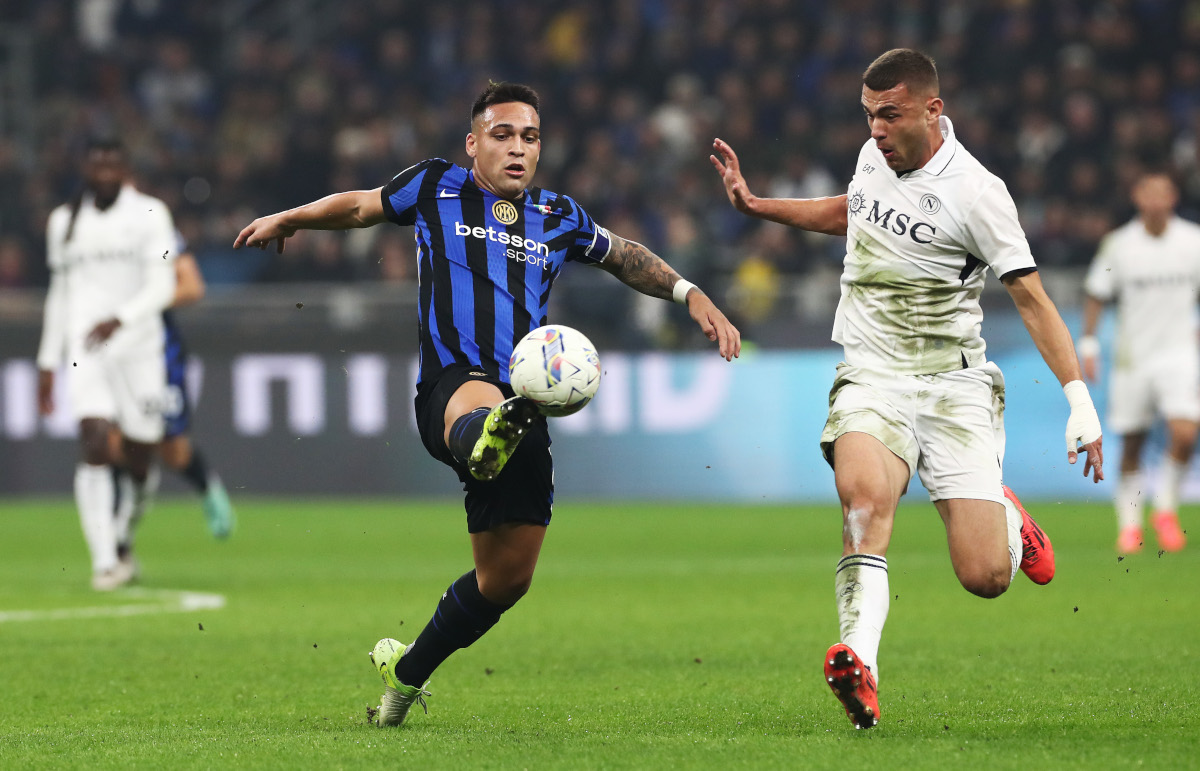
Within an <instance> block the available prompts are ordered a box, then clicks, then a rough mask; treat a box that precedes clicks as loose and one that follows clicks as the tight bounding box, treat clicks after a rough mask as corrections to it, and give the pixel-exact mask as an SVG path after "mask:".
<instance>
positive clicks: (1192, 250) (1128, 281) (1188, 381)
mask: <svg viewBox="0 0 1200 771" xmlns="http://www.w3.org/2000/svg"><path fill="white" fill-rule="evenodd" d="M1178 202H1179V191H1178V190H1177V189H1176V188H1175V183H1174V182H1173V181H1172V180H1171V178H1170V176H1168V175H1167V174H1165V173H1148V174H1145V175H1143V176H1142V177H1141V178H1140V179H1139V180H1138V182H1137V184H1136V185H1134V188H1133V204H1134V206H1135V207H1137V210H1138V216H1137V218H1135V219H1134V220H1133V221H1132V222H1129V223H1126V224H1125V225H1122V226H1121V227H1119V228H1117V229H1116V230H1114V231H1113V232H1111V233H1109V234H1108V235H1107V236H1105V238H1104V240H1103V241H1102V242H1101V243H1100V250H1099V251H1098V252H1097V253H1096V258H1095V260H1093V261H1092V266H1091V269H1090V270H1089V271H1088V275H1087V279H1086V281H1085V283H1084V291H1085V292H1086V294H1087V299H1086V300H1085V301H1084V309H1083V337H1082V338H1080V340H1079V355H1080V358H1081V360H1082V363H1083V373H1084V375H1085V376H1086V377H1087V378H1088V379H1089V380H1095V379H1096V375H1097V372H1098V369H1099V358H1100V341H1099V340H1098V339H1097V338H1096V326H1097V323H1098V322H1099V320H1100V314H1101V312H1102V311H1103V309H1104V305H1105V304H1106V303H1109V302H1115V303H1116V305H1117V339H1116V344H1115V346H1114V351H1113V373H1112V378H1111V379H1110V380H1109V386H1110V388H1109V425H1110V426H1111V427H1112V429H1113V430H1114V431H1116V432H1117V433H1118V434H1119V435H1120V436H1121V475H1120V478H1119V479H1118V481H1117V490H1116V500H1115V501H1114V503H1115V506H1116V510H1117V524H1118V535H1117V550H1118V551H1120V552H1121V553H1122V554H1130V553H1133V552H1136V551H1139V550H1140V549H1141V548H1142V501H1141V497H1142V496H1141V492H1142V489H1143V488H1142V485H1143V479H1142V471H1141V456H1142V449H1143V448H1144V447H1145V444H1146V435H1147V433H1148V432H1149V430H1150V428H1151V427H1152V426H1153V424H1154V420H1155V418H1156V417H1157V416H1159V415H1161V416H1162V417H1163V418H1164V419H1165V421H1166V424H1167V434H1168V439H1167V450H1166V453H1165V454H1164V456H1163V462H1162V472H1161V476H1160V478H1159V483H1158V486H1157V489H1156V490H1155V494H1154V514H1153V517H1152V518H1151V522H1152V523H1153V525H1154V530H1155V533H1156V535H1157V536H1158V544H1159V546H1160V547H1162V548H1163V549H1164V550H1166V551H1179V550H1180V549H1182V548H1183V546H1184V543H1185V542H1186V537H1185V536H1184V534H1183V530H1181V529H1180V527H1179V517H1178V515H1177V513H1176V510H1177V508H1178V506H1179V487H1180V484H1181V482H1182V479H1183V475H1184V472H1185V471H1186V470H1187V466H1188V462H1189V461H1190V460H1191V458H1192V449H1193V447H1195V444H1196V432H1197V430H1198V429H1200V350H1198V349H1197V345H1198V341H1197V332H1198V331H1200V330H1198V329H1197V323H1196V299H1197V294H1198V293H1200V225H1196V224H1195V223H1193V222H1189V221H1187V220H1185V219H1182V218H1180V217H1178V216H1176V215H1175V206H1176V204H1178Z"/></svg>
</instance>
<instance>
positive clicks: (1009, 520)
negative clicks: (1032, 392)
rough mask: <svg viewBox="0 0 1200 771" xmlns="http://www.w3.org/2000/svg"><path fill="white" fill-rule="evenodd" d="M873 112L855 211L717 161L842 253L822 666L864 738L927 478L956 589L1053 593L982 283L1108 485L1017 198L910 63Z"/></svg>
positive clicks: (779, 215)
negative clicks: (1000, 294)
mask: <svg viewBox="0 0 1200 771" xmlns="http://www.w3.org/2000/svg"><path fill="white" fill-rule="evenodd" d="M862 106H863V109H864V110H865V111H866V115H867V123H868V126H869V127H870V130H871V139H870V141H868V142H867V143H866V144H865V145H864V146H863V149H862V151H861V152H860V154H859V157H858V161H857V167H856V169H855V174H854V178H853V179H852V180H851V182H850V186H849V188H848V191H847V193H846V194H845V195H840V196H836V197H832V198H818V199H811V200H801V199H763V198H758V197H756V196H754V195H753V194H751V193H750V191H749V189H748V188H747V186H746V182H745V179H744V178H743V177H742V175H741V172H740V170H739V165H738V160H737V156H736V155H735V154H734V152H733V149H732V148H730V147H729V145H728V144H726V143H725V142H723V141H721V140H720V139H718V140H716V141H715V142H714V147H715V149H716V152H717V154H716V155H713V156H711V160H712V162H713V165H714V166H715V167H716V169H717V171H718V173H719V174H720V175H721V177H722V180H723V181H724V184H725V189H726V193H727V194H728V196H729V200H730V202H731V203H732V204H733V205H734V206H735V207H736V208H737V209H738V210H739V211H741V212H743V213H746V214H750V215H753V216H756V217H761V218H763V219H769V220H773V221H775V222H782V223H784V224H787V225H792V226H795V227H798V228H802V229H804V230H810V231H815V232H820V233H828V234H831V235H845V236H846V243H847V252H846V259H845V270H844V272H843V274H842V281H841V286H842V291H841V300H840V302H839V303H838V309H837V315H836V318H835V320H834V328H833V339H834V340H835V341H836V342H839V343H841V344H842V346H843V348H844V350H845V362H843V363H842V364H840V365H839V366H838V369H837V376H836V379H835V380H834V384H833V389H832V391H831V393H830V408H829V419H828V422H827V423H826V426H825V430H824V432H823V433H822V435H821V448H822V451H823V452H824V454H825V457H826V460H828V461H829V463H830V464H831V465H832V466H833V470H834V478H835V482H836V485H837V491H838V496H839V497H840V498H841V502H842V516H843V529H842V537H843V552H842V555H843V556H842V559H841V561H840V562H838V566H837V572H836V577H835V591H836V600H837V607H838V618H839V622H840V631H841V642H839V643H838V644H836V645H834V646H832V647H831V648H830V649H829V651H828V653H827V654H826V656H825V676H826V680H827V681H828V683H829V685H830V687H831V688H832V689H833V691H834V693H835V694H836V695H837V696H838V698H839V699H840V700H841V702H842V704H843V706H844V707H845V708H846V714H847V715H849V717H850V720H851V722H852V723H853V724H854V725H855V726H856V727H859V728H870V727H871V726H873V725H875V724H876V723H877V722H878V720H879V701H878V694H877V692H876V683H877V680H876V678H877V677H878V675H879V668H878V664H877V657H878V650H879V642H880V638H881V636H882V633H883V625H884V621H885V620H886V619H887V612H888V600H889V593H888V592H889V590H888V576H887V559H886V557H885V554H886V553H887V548H888V543H889V541H890V540H891V534H892V526H893V521H894V518H895V513H896V506H897V505H898V503H899V500H900V497H901V496H902V495H903V494H904V492H905V491H906V490H907V488H908V483H909V480H910V479H911V477H912V474H913V473H914V472H916V473H919V474H920V475H921V481H922V483H923V484H924V485H925V487H926V488H927V489H928V490H929V492H930V498H931V499H932V500H933V502H934V505H935V506H936V508H937V510H938V513H939V514H940V515H941V517H942V520H943V522H944V524H945V527H946V536H947V541H948V544H949V547H950V560H951V563H952V564H953V566H954V572H955V574H956V575H957V577H958V580H959V582H960V583H961V584H962V585H963V587H964V588H966V589H967V590H968V591H970V592H972V593H973V594H977V595H979V596H981V597H996V596H998V595H1000V594H1001V593H1003V592H1004V591H1005V590H1006V589H1007V588H1008V586H1009V584H1010V582H1011V581H1012V579H1013V577H1014V576H1015V575H1016V572H1017V570H1018V568H1020V569H1023V570H1024V571H1025V573H1026V574H1027V575H1028V576H1029V577H1030V578H1031V579H1033V580H1034V581H1035V582H1036V583H1047V582H1048V581H1049V580H1050V579H1051V578H1052V577H1053V576H1054V553H1053V550H1052V548H1051V546H1050V542H1049V539H1047V538H1046V536H1045V533H1043V532H1042V531H1041V529H1040V528H1039V527H1038V526H1037V524H1036V523H1034V522H1033V520H1032V519H1031V518H1030V517H1029V515H1028V514H1027V513H1026V512H1025V510H1024V509H1023V508H1022V507H1021V505H1020V502H1019V501H1018V500H1017V499H1016V496H1015V495H1013V494H1012V491H1011V490H1009V489H1008V488H1007V487H1005V486H1004V485H1003V481H1002V478H1001V477H1002V465H1003V456H1004V423H1003V404H1004V380H1003V378H1002V376H1001V374H1000V371H999V369H998V368H997V367H996V365H994V364H992V363H990V362H988V360H987V357H986V356H985V346H984V341H983V338H982V337H981V336H980V323H981V321H982V319H983V314H982V312H981V311H980V307H979V294H980V292H981V290H982V288H983V281H984V274H985V272H986V270H987V269H989V268H990V269H991V270H992V271H993V272H995V273H996V274H997V275H998V276H1000V278H1001V280H1002V281H1003V282H1004V285H1005V287H1006V288H1007V289H1008V291H1009V293H1010V294H1011V295H1012V297H1013V300H1014V301H1015V302H1016V306H1017V309H1018V310H1019V312H1020V314H1021V317H1022V318H1023V319H1024V321H1025V325H1026V328H1027V329H1028V330H1029V333H1030V336H1031V337H1032V338H1033V340H1034V342H1035V343H1036V344H1037V347H1038V350H1039V351H1041V353H1042V356H1043V358H1044V359H1045V360H1046V363H1047V364H1048V365H1049V366H1050V369H1051V370H1052V371H1053V372H1054V374H1055V376H1057V377H1058V379H1059V381H1060V382H1061V383H1062V385H1063V390H1064V392H1065V394H1066V397H1067V400H1068V403H1069V404H1070V407H1071V414H1070V418H1069V419H1068V421H1067V431H1066V440H1067V455H1068V459H1069V461H1070V462H1071V463H1075V461H1076V458H1077V453H1079V452H1083V453H1085V463H1084V474H1085V475H1086V474H1087V473H1088V472H1089V471H1090V472H1092V473H1093V476H1094V477H1095V478H1096V479H1097V480H1099V479H1101V478H1103V473H1102V471H1101V461H1102V458H1101V438H1100V421H1099V418H1098V417H1097V416H1096V409H1095V407H1094V406H1093V404H1092V400H1091V397H1090V396H1089V395H1088V391H1087V387H1086V386H1085V385H1084V383H1083V381H1082V380H1080V374H1079V364H1078V362H1077V361H1076V358H1075V350H1074V348H1073V346H1072V342H1071V336H1070V333H1069V332H1068V331H1067V327H1066V325H1065V324H1064V323H1063V321H1062V318H1061V317H1060V316H1059V314H1058V310H1057V309H1056V308H1055V306H1054V304H1053V303H1052V302H1051V301H1050V299H1049V297H1047V296H1046V292H1045V290H1044V289H1043V288H1042V283H1041V280H1040V278H1039V277H1038V274H1037V269H1036V267H1035V265H1034V261H1033V257H1032V256H1031V255H1030V252H1029V246H1028V244H1027V242H1026V240H1025V235H1024V233H1023V231H1022V230H1021V226H1020V224H1019V223H1018V222H1017V210H1016V206H1015V205H1014V204H1013V201H1012V198H1011V197H1010V196H1009V194H1008V191H1007V189H1006V188H1005V187H1004V184H1003V183H1002V182H1001V181H1000V180H999V179H998V178H997V177H995V176H994V175H993V174H991V173H989V172H988V171H987V170H986V169H985V168H983V166H982V165H980V163H979V162H978V161H976V160H975V158H973V157H972V156H971V154H970V153H968V152H967V150H966V149H965V148H964V147H963V146H962V145H961V144H959V142H958V140H957V139H956V138H955V136H954V127H953V125H952V124H951V122H950V120H949V119H948V118H946V117H945V116H944V115H942V100H941V99H940V98H939V97H938V79H937V70H936V69H935V67H934V64H933V61H932V60H931V59H930V58H929V57H927V56H925V55H924V54H921V53H919V52H917V51H911V50H907V49H897V50H893V51H889V52H887V53H885V54H883V55H882V56H880V57H879V58H878V59H876V60H875V62H873V63H872V64H871V66H870V67H868V68H867V70H866V72H865V73H863V88H862ZM718 155H719V156H720V157H718ZM1080 445H1082V446H1080Z"/></svg>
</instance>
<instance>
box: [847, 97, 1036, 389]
mask: <svg viewBox="0 0 1200 771" xmlns="http://www.w3.org/2000/svg"><path fill="white" fill-rule="evenodd" d="M940 123H941V130H942V137H943V138H944V140H945V141H944V142H943V144H942V146H941V148H939V149H938V151H937V152H936V153H934V155H933V157H932V158H931V159H930V160H929V162H928V163H926V164H925V166H924V167H922V168H920V169H917V170H915V171H910V172H908V173H905V174H903V175H898V174H897V173H896V172H894V171H892V170H891V169H889V168H888V166H887V162H886V161H885V160H884V158H883V154H882V153H880V152H879V150H878V148H877V147H876V146H875V141H874V140H868V141H867V143H866V144H864V145H863V148H862V150H861V151H860V152H859V154H858V166H857V169H856V170H855V173H854V178H853V179H852V180H851V181H850V187H849V188H848V190H847V194H846V206H847V222H848V226H847V230H846V260H845V269H844V271H843V272H842V280H841V300H840V301H839V302H838V308H837V314H836V316H835V317H834V322H833V339H834V341H835V342H838V343H841V344H842V346H843V347H844V349H845V357H846V363H847V364H850V365H852V366H859V367H867V368H871V369H881V370H886V371H891V372H899V373H904V374H930V373H935V372H949V371H951V370H956V369H963V368H965V367H977V366H980V365H982V364H983V363H984V362H985V361H986V360H987V359H986V357H985V356H984V348H985V344H984V341H983V337H982V336H981V335H980V325H981V323H982V321H983V311H982V310H981V309H980V307H979V295H980V293H981V292H982V291H983V282H984V276H985V274H986V272H987V269H988V268H991V269H992V271H993V272H994V273H995V274H996V275H997V276H1003V275H1004V274H1006V273H1008V272H1010V271H1013V270H1020V269H1032V268H1034V267H1035V265H1034V261H1033V255H1032V254H1031V253H1030V251H1029V243H1028V241H1026V239H1025V232H1024V231H1023V230H1022V229H1021V225H1020V223H1019V222H1018V221H1017V207H1016V204H1014V203H1013V200H1012V196H1010V195H1009V194H1008V189H1007V188H1006V187H1005V186H1004V183H1003V182H1002V181H1000V178H999V177H997V176H996V175H994V174H992V173H991V172H989V171H988V170H987V169H985V168H984V167H983V165H982V164H980V163H979V161H977V160H975V158H974V157H973V156H972V155H971V154H970V153H968V152H967V150H966V148H964V147H963V146H962V145H961V144H959V143H958V140H957V139H956V138H955V136H954V126H953V124H951V122H950V120H949V119H948V118H946V117H945V116H942V117H941V118H940Z"/></svg>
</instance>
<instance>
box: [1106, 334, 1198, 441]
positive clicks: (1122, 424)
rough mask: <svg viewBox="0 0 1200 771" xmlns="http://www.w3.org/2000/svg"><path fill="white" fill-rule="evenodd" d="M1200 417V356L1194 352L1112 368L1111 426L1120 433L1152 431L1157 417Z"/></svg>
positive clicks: (1110, 391)
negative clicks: (1126, 366)
mask: <svg viewBox="0 0 1200 771" xmlns="http://www.w3.org/2000/svg"><path fill="white" fill-rule="evenodd" d="M1159 416H1162V417H1164V418H1166V419H1168V420H1200V357H1198V356H1197V355H1196V354H1195V352H1193V351H1186V352H1180V354H1179V355H1178V356H1160V357H1156V358H1155V359H1154V361H1150V362H1144V363H1139V364H1134V365H1133V366H1130V367H1128V368H1125V367H1122V368H1120V369H1115V370H1113V374H1112V378H1111V379H1110V380H1109V389H1108V427H1109V428H1111V429H1112V430H1113V431H1115V432H1116V433H1118V434H1134V433H1141V432H1143V431H1149V430H1150V428H1151V426H1153V425H1154V421H1155V419H1156V418H1157V417H1159Z"/></svg>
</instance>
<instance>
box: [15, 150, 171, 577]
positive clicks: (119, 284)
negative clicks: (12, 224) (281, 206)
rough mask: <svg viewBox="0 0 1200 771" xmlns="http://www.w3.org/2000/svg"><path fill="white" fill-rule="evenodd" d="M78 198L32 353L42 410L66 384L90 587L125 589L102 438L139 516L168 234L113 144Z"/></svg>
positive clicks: (166, 299)
mask: <svg viewBox="0 0 1200 771" xmlns="http://www.w3.org/2000/svg"><path fill="white" fill-rule="evenodd" d="M83 176H84V186H83V189H82V190H81V191H80V193H79V194H77V195H76V196H75V198H74V199H73V200H72V201H71V202H70V203H69V204H65V205H63V206H59V207H58V208H56V209H55V210H54V211H53V212H51V214H50V220H49V223H48V224H47V227H46V253H47V262H48V263H49V266H50V289H49V292H48V294H47V296H46V308H45V322H44V326H43V329H42V341H41V346H40V348H39V350H38V369H39V378H38V402H39V408H40V410H41V411H42V413H43V414H49V413H50V412H53V410H54V398H53V392H54V379H55V372H56V371H57V370H59V369H60V368H63V369H65V370H66V371H67V373H68V386H69V394H70V401H71V406H72V408H73V410H74V412H75V415H76V417H77V418H78V419H79V439H80V445H81V450H82V453H81V454H82V459H81V462H80V463H79V465H78V466H77V467H76V469H75V501H76V504H77V505H78V507H79V517H80V522H81V523H82V525H83V533H84V537H85V539H86V540H87V544H88V548H89V551H90V552H91V557H92V586H93V587H94V588H95V589H97V590H101V591H107V590H111V589H115V588H117V587H119V586H121V585H122V584H125V583H127V582H128V581H129V580H131V579H132V577H133V571H134V568H133V565H132V562H130V561H122V560H119V559H118V557H117V537H118V536H117V525H116V522H115V521H114V516H113V504H114V485H113V474H112V469H111V464H112V463H113V460H114V459H113V457H112V455H111V452H110V449H109V441H108V435H109V428H110V426H111V425H113V424H115V425H116V426H117V427H118V428H119V429H120V432H121V435H122V437H123V449H124V457H125V463H126V465H127V467H128V469H129V471H130V474H131V476H132V477H133V479H134V482H135V490H134V494H135V496H136V498H137V503H138V505H144V501H145V498H146V495H147V492H148V491H147V490H146V480H147V477H148V475H149V470H150V461H151V458H152V456H153V453H154V449H155V446H156V445H157V444H158V442H159V441H160V440H161V439H162V434H163V416H162V406H163V405H162V402H163V396H164V391H165V388H166V365H165V361H164V355H163V323H162V311H163V309H164V308H166V307H167V305H168V304H170V302H171V299H172V296H173V294H174V291H175V265H174V259H175V226H174V224H173V222H172V220H171V214H170V212H169V211H168V210H167V206H166V204H164V203H163V202H162V201H160V200H158V199H157V198H152V197H150V196H148V195H145V194H143V193H140V192H138V191H137V190H135V189H134V188H133V186H132V185H130V184H128V183H127V170H126V164H125V155H124V151H123V149H122V147H121V145H120V143H118V142H116V141H113V140H99V141H93V142H92V143H91V144H90V145H89V147H88V150H87V156H86V160H85V162H84V166H83Z"/></svg>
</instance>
